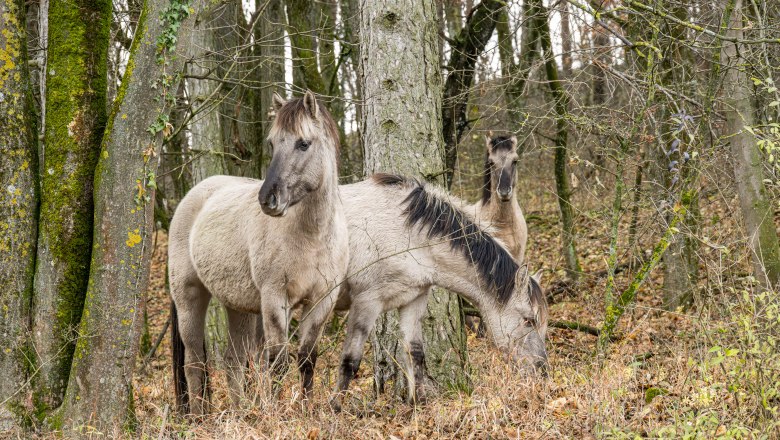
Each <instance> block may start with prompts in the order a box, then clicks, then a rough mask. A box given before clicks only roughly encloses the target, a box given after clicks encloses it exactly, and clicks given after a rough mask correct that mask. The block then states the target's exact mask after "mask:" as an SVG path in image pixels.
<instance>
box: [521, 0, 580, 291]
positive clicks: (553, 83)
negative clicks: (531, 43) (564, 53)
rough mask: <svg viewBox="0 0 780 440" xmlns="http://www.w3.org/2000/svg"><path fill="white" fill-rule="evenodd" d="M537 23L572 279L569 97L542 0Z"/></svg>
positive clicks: (575, 263) (575, 262) (575, 267)
mask: <svg viewBox="0 0 780 440" xmlns="http://www.w3.org/2000/svg"><path fill="white" fill-rule="evenodd" d="M533 9H534V12H533V13H532V16H535V17H536V27H537V28H538V29H539V40H540V42H541V47H542V51H543V53H544V65H545V71H546V73H547V84H548V85H549V87H550V92H551V94H552V97H553V99H554V100H555V101H554V108H555V115H556V122H555V125H556V134H555V189H556V192H557V195H558V206H559V207H560V211H561V242H562V244H563V257H564V260H565V261H566V273H567V275H568V277H569V279H571V280H572V281H577V280H578V279H579V276H580V273H581V272H582V268H581V267H580V262H579V259H578V258H577V247H576V241H575V234H574V209H573V208H572V204H571V183H569V173H568V171H567V169H566V162H567V161H568V154H569V150H568V137H569V134H568V123H567V122H566V115H567V113H568V106H569V97H568V95H567V93H566V90H564V88H563V84H562V82H561V81H560V80H559V79H558V64H557V63H556V62H555V57H554V54H553V48H552V43H551V41H550V25H549V16H548V13H547V9H546V8H545V7H544V4H543V3H542V1H541V0H534V8H533Z"/></svg>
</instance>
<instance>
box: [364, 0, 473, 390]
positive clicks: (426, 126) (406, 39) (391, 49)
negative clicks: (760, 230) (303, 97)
mask: <svg viewBox="0 0 780 440" xmlns="http://www.w3.org/2000/svg"><path fill="white" fill-rule="evenodd" d="M361 6H362V8H361V11H360V14H361V20H360V22H361V23H360V30H361V33H360V34H361V38H362V40H361V42H360V49H361V52H360V81H361V82H362V85H363V91H364V96H365V97H366V99H365V105H364V107H363V110H362V114H363V119H362V126H363V138H364V142H365V169H366V172H368V173H373V172H378V171H390V172H396V173H400V174H403V175H407V176H415V177H420V178H423V179H427V180H434V181H438V182H440V183H441V181H442V179H441V177H440V176H441V175H442V174H443V164H444V162H443V157H444V151H443V144H444V142H443V139H442V125H441V119H440V118H441V99H442V79H441V73H440V70H439V64H438V60H439V54H438V51H439V46H438V42H437V29H438V27H437V25H436V6H435V4H434V2H433V1H419V0H405V1H400V2H399V1H389V0H382V1H373V2H365V3H363V4H362V5H361ZM397 328H398V324H397V313H395V312H392V313H388V314H386V315H384V316H382V317H380V318H379V320H378V322H377V330H376V332H375V335H374V338H373V343H372V344H373V349H374V358H375V369H374V379H375V384H376V387H377V389H378V390H382V389H384V388H385V383H386V381H387V380H389V379H393V380H395V384H396V390H401V389H402V388H403V385H404V381H403V380H402V374H400V373H399V371H398V369H397V365H398V361H397V359H402V358H401V356H404V357H408V356H409V354H408V353H404V350H403V347H402V346H401V345H400V344H399V334H398V331H397ZM423 333H424V346H425V354H426V364H427V368H428V374H429V376H431V377H432V378H433V379H434V380H435V381H436V382H437V383H438V384H439V385H442V386H448V387H453V386H454V387H458V388H467V387H468V375H467V374H466V370H465V367H466V365H467V356H466V338H465V332H464V326H463V316H462V313H461V307H460V299H459V298H458V297H457V296H456V295H454V294H451V293H448V292H446V291H443V290H440V289H435V292H434V294H433V295H430V296H429V299H428V314H427V316H426V317H425V318H424V320H423Z"/></svg>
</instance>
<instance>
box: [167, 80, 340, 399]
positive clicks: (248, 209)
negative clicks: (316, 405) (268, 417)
mask: <svg viewBox="0 0 780 440" xmlns="http://www.w3.org/2000/svg"><path fill="white" fill-rule="evenodd" d="M274 107H275V109H276V118H275V120H274V122H273V125H272V127H271V131H270V135H269V137H268V139H269V141H270V142H271V145H272V147H273V150H274V152H273V158H272V160H271V164H270V166H269V168H268V172H267V178H266V179H265V181H260V180H253V179H247V178H240V177H229V176H215V177H211V178H208V179H206V180H204V181H203V182H201V183H199V184H198V185H196V186H195V187H194V188H193V189H192V190H191V191H190V192H189V193H188V194H187V196H186V197H184V199H182V201H181V203H180V204H179V206H178V208H177V210H176V214H175V215H174V217H173V220H172V221H171V226H170V235H169V247H168V267H169V276H170V286H171V296H172V297H173V302H174V308H175V309H174V311H175V313H176V315H177V320H176V321H177V322H176V323H175V324H176V325H175V326H174V347H179V348H181V347H183V348H184V355H183V356H181V353H176V352H175V353H174V373H175V375H176V376H177V380H176V381H175V382H176V394H177V403H179V404H180V407H182V409H183V410H185V411H189V412H190V413H192V414H202V413H203V412H204V409H205V408H204V402H205V386H204V381H205V374H204V372H205V361H206V359H205V352H204V349H203V348H204V322H205V319H206V309H207V307H208V303H209V301H210V300H211V298H212V297H213V298H215V299H217V300H219V301H220V302H221V303H222V304H223V305H224V306H225V308H226V310H227V317H228V326H229V330H228V333H229V339H228V346H227V350H226V353H225V362H226V364H227V367H228V384H229V387H230V395H231V399H232V401H233V403H234V404H236V403H237V401H238V399H239V398H240V396H241V393H242V392H243V375H244V368H245V365H246V360H247V354H248V353H249V352H250V350H251V349H253V348H254V347H253V346H252V344H253V341H254V339H255V321H256V316H255V314H260V317H261V318H262V327H263V335H264V338H265V341H264V342H265V351H264V357H265V361H266V362H267V364H268V365H270V366H272V367H273V370H274V373H275V374H276V375H279V374H281V373H283V371H284V367H286V365H285V362H284V361H285V359H286V357H287V356H286V353H285V352H284V349H285V347H286V345H287V342H288V327H289V322H290V314H291V310H292V309H293V308H296V307H299V306H300V307H301V308H302V319H301V321H300V325H299V326H298V330H297V334H298V336H299V340H300V348H299V352H298V364H299V369H300V371H301V378H302V382H303V388H304V390H305V391H308V390H310V389H311V387H312V381H313V370H314V364H315V362H316V355H317V350H316V344H317V341H318V339H319V337H320V335H321V333H322V328H323V324H324V323H325V320H326V319H327V317H328V316H329V314H330V313H331V312H332V311H333V306H334V305H335V300H336V299H337V296H338V289H337V288H336V286H337V285H338V284H339V283H341V281H342V280H343V278H344V276H345V274H346V270H347V264H348V261H349V243H348V238H347V223H346V220H345V217H344V212H343V208H342V203H341V199H340V197H339V191H338V175H337V170H338V168H337V160H336V158H337V157H338V150H337V149H338V145H339V138H338V129H337V126H336V123H335V122H334V120H333V118H332V117H331V116H330V114H329V113H328V111H327V110H326V109H325V108H323V107H320V106H319V105H318V103H317V100H316V99H315V97H314V95H313V94H312V93H311V92H307V93H306V95H305V96H304V97H302V98H296V99H291V100H289V101H286V102H285V101H284V100H283V99H282V98H281V97H279V96H278V95H275V96H274ZM258 199H259V202H260V203H258ZM179 338H180V339H179ZM182 373H183V374H182ZM182 378H185V379H186V380H182ZM185 386H186V390H185V388H184V387H185ZM188 405H189V408H187V406H188Z"/></svg>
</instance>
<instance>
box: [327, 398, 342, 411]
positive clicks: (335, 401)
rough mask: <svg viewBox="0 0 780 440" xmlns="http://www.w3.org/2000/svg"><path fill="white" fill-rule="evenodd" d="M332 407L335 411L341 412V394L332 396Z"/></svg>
mask: <svg viewBox="0 0 780 440" xmlns="http://www.w3.org/2000/svg"><path fill="white" fill-rule="evenodd" d="M329 403H330V408H331V409H332V410H333V412H335V413H340V412H341V397H340V396H334V397H331V398H330V402H329Z"/></svg>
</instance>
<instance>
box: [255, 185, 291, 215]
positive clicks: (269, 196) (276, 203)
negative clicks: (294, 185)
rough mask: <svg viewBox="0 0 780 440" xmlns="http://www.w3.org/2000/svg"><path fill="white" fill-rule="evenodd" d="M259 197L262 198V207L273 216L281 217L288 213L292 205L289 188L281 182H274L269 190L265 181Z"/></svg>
mask: <svg viewBox="0 0 780 440" xmlns="http://www.w3.org/2000/svg"><path fill="white" fill-rule="evenodd" d="M258 199H259V200H260V209H262V210H263V213H265V214H266V215H270V216H271V217H281V216H283V215H285V214H287V208H289V207H290V197H289V194H288V191H287V188H286V187H284V186H281V185H279V184H273V185H271V186H270V189H269V190H266V183H263V186H262V187H261V188H260V194H259V195H258Z"/></svg>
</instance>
